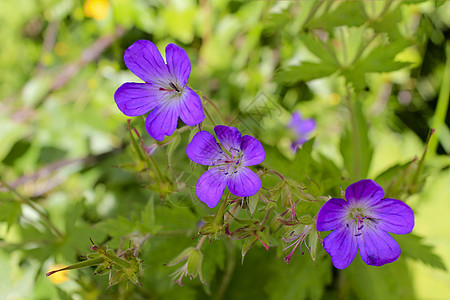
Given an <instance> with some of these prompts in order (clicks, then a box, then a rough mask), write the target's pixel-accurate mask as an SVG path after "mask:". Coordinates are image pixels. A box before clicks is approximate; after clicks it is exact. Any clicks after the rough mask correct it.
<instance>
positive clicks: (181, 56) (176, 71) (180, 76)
mask: <svg viewBox="0 0 450 300" xmlns="http://www.w3.org/2000/svg"><path fill="white" fill-rule="evenodd" d="M166 61H167V66H168V67H169V73H170V75H172V78H173V80H175V81H176V82H174V83H175V84H178V85H179V86H185V85H186V83H187V82H188V79H189V74H190V73H191V62H190V61H189V57H188V55H187V54H186V51H184V49H183V48H181V47H179V46H177V45H175V44H169V45H167V47H166Z"/></svg>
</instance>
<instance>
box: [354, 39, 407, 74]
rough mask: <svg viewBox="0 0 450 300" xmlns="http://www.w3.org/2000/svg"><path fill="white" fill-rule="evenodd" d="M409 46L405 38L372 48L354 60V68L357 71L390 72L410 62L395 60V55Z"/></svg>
mask: <svg viewBox="0 0 450 300" xmlns="http://www.w3.org/2000/svg"><path fill="white" fill-rule="evenodd" d="M408 46H410V44H409V42H407V41H406V40H399V41H396V42H394V43H391V44H389V45H386V46H379V47H376V48H375V49H373V50H372V51H371V52H370V53H369V54H367V55H366V56H365V57H364V58H360V59H359V60H357V61H356V63H355V65H354V69H355V70H358V71H359V72H392V71H396V70H399V69H401V68H404V67H407V66H409V65H410V63H407V62H399V61H395V56H396V55H397V54H398V53H400V52H401V51H402V50H403V49H405V48H406V47H408Z"/></svg>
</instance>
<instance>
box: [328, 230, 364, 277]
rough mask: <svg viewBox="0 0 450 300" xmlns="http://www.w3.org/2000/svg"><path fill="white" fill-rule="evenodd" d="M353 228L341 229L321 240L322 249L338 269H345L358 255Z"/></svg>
mask: <svg viewBox="0 0 450 300" xmlns="http://www.w3.org/2000/svg"><path fill="white" fill-rule="evenodd" d="M353 229H354V228H353V227H341V228H339V229H336V230H334V231H332V232H331V233H330V234H329V235H328V236H327V237H325V238H324V239H323V248H324V249H325V251H326V252H327V253H328V254H329V255H330V256H331V261H332V262H333V265H334V266H335V267H336V268H338V269H345V268H347V267H348V266H349V265H350V263H351V262H352V261H353V259H354V258H355V256H356V253H358V244H357V241H356V237H355V235H354V234H353V231H354V230H353Z"/></svg>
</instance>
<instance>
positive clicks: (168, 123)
mask: <svg viewBox="0 0 450 300" xmlns="http://www.w3.org/2000/svg"><path fill="white" fill-rule="evenodd" d="M177 122H178V111H177V109H176V107H175V105H173V104H172V105H171V104H170V103H165V104H163V105H160V106H158V107H157V108H156V109H154V110H152V111H151V112H150V113H149V114H148V117H147V119H146V120H145V128H146V129H147V132H148V134H150V136H151V137H152V138H154V139H155V140H157V141H162V140H164V135H167V136H169V135H172V133H173V132H174V131H175V129H176V128H177Z"/></svg>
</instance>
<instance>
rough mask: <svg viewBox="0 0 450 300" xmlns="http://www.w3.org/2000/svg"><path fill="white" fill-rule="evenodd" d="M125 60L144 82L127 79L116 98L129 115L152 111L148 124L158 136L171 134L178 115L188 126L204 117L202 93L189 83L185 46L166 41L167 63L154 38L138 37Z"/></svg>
mask: <svg viewBox="0 0 450 300" xmlns="http://www.w3.org/2000/svg"><path fill="white" fill-rule="evenodd" d="M124 61H125V64H126V65H127V67H128V69H130V71H131V72H133V73H134V74H135V75H136V76H137V77H139V78H140V79H142V80H143V81H144V83H134V82H127V83H124V84H123V85H122V86H121V87H119V88H118V89H117V91H116V93H115V94H114V100H115V101H116V104H117V106H118V107H119V109H120V111H122V112H123V113H124V114H125V115H127V116H130V117H134V116H140V115H143V114H145V113H148V112H149V111H150V113H149V114H148V116H147V119H146V121H145V128H146V129H147V131H148V133H149V134H150V136H152V137H153V138H154V139H155V140H158V141H162V140H163V139H164V136H165V135H167V136H169V135H171V134H172V133H173V132H174V131H175V129H176V128H177V122H178V117H180V118H181V120H182V121H183V122H184V123H185V124H186V125H189V126H193V125H197V124H199V123H200V122H202V121H203V120H204V119H205V115H204V113H203V108H202V102H201V100H200V97H199V96H198V95H197V94H196V93H195V92H194V91H193V90H192V89H191V88H189V87H188V86H187V85H186V84H187V82H188V79H189V74H190V73H191V63H190V62H189V58H188V56H187V54H186V52H185V51H184V50H183V49H181V48H180V47H178V46H177V45H174V44H169V45H167V47H166V61H167V64H166V63H164V60H163V58H162V56H161V54H160V53H159V51H158V48H156V46H155V45H154V44H153V43H152V42H149V41H145V40H139V41H136V42H135V43H134V44H133V45H131V46H130V47H129V48H128V49H127V50H126V51H125V55H124Z"/></svg>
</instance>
